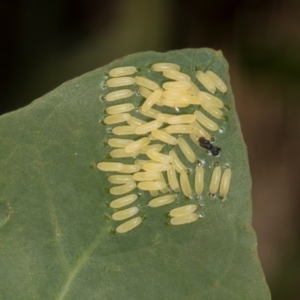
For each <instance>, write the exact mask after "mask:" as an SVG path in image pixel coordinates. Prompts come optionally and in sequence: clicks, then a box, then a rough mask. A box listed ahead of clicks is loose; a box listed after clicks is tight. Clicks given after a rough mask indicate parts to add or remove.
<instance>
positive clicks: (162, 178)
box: [159, 172, 169, 194]
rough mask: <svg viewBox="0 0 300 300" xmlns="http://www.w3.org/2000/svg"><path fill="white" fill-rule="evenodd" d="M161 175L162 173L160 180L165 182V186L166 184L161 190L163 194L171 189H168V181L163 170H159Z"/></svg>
mask: <svg viewBox="0 0 300 300" xmlns="http://www.w3.org/2000/svg"><path fill="white" fill-rule="evenodd" d="M159 175H160V181H161V182H163V183H164V184H165V186H164V187H163V188H162V189H160V191H161V192H162V193H163V194H166V193H167V192H168V191H169V189H168V187H167V183H166V180H165V177H164V175H163V173H162V172H159Z"/></svg>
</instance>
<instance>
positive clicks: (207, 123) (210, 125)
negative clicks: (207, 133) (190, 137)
mask: <svg viewBox="0 0 300 300" xmlns="http://www.w3.org/2000/svg"><path fill="white" fill-rule="evenodd" d="M194 115H195V116H196V118H197V121H198V122H199V123H200V124H202V125H203V126H204V127H206V128H207V129H209V130H212V131H216V130H218V128H219V126H218V124H217V123H215V122H214V121H212V120H211V119H209V118H208V117H207V116H205V115H204V114H203V113H202V112H201V111H199V110H195V111H194Z"/></svg>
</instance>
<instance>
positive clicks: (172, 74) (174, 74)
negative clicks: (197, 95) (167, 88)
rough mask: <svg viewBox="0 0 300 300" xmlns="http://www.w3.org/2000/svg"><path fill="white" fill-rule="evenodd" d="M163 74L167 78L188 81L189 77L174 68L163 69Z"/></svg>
mask: <svg viewBox="0 0 300 300" xmlns="http://www.w3.org/2000/svg"><path fill="white" fill-rule="evenodd" d="M163 75H164V76H165V77H167V78H170V79H173V80H178V81H181V80H183V81H190V80H191V77H190V76H189V75H187V74H184V73H182V72H179V71H176V70H164V71H163Z"/></svg>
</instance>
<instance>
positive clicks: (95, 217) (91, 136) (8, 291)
mask: <svg viewBox="0 0 300 300" xmlns="http://www.w3.org/2000/svg"><path fill="white" fill-rule="evenodd" d="M163 61H168V62H174V63H177V64H179V65H180V66H181V68H182V71H183V72H185V73H187V74H189V75H190V76H191V77H192V80H193V81H194V82H195V83H196V82H197V81H196V80H195V75H194V70H195V69H201V70H204V71H205V70H208V69H210V70H213V71H214V72H216V73H217V74H218V75H219V76H220V77H222V78H223V79H225V82H226V84H227V86H229V77H228V66H227V63H226V62H225V60H224V58H223V56H222V54H221V53H220V52H215V51H212V50H210V49H200V50H193V49H187V50H180V51H172V52H167V53H155V52H147V53H140V54H135V55H131V56H128V57H125V58H122V59H119V60H117V61H114V62H112V63H111V64H109V65H107V66H105V67H103V68H100V69H97V70H95V71H93V72H90V73H87V74H85V75H83V76H81V77H79V78H76V79H74V80H71V81H69V82H67V83H65V84H63V85H62V86H60V87H58V88H57V89H56V90H54V91H52V92H51V93H49V94H47V95H45V96H44V97H42V98H40V99H38V100H36V101H34V102H33V103H32V104H31V105H29V106H27V107H25V108H23V109H20V110H18V111H16V112H12V113H10V114H7V115H4V116H2V117H1V118H0V142H1V143H0V153H1V155H0V168H1V173H0V174H1V175H0V263H1V271H0V279H1V281H0V282H1V283H0V295H1V297H2V298H1V299H14V300H18V299H22V300H26V299H30V300H31V299H60V300H62V299H74V300H76V299H114V300H115V299H162V300H166V299H172V300H174V299H180V300H182V299H222V300H225V299H247V300H248V299H249V300H250V299H253V300H257V299H270V294H269V290H268V288H267V285H266V282H265V278H264V275H263V272H262V269H261V266H260V263H259V261H258V257H257V252H256V237H255V233H254V231H253V229H252V227H251V213H252V212H251V198H250V190H251V179H250V174H249V167H248V160H247V153H246V148H245V145H244V142H243V138H242V135H241V131H240V125H239V121H238V118H237V115H236V112H235V109H234V99H233V95H232V92H231V90H230V86H229V91H228V92H227V93H225V94H221V93H219V92H217V93H216V95H217V96H218V97H220V98H221V99H222V101H223V102H224V103H225V104H226V107H227V108H226V109H224V110H223V111H224V112H225V115H226V118H225V119H222V120H215V121H216V122H217V123H218V125H219V126H220V128H221V129H222V130H220V131H217V132H214V133H213V134H212V135H213V137H214V138H215V143H216V145H217V146H219V147H220V148H221V149H222V150H221V156H220V157H213V156H211V155H208V154H207V153H206V151H205V150H203V149H202V148H200V147H198V146H196V145H194V144H192V142H191V141H190V140H189V139H188V138H187V139H186V140H187V141H189V144H190V146H191V147H192V148H193V150H194V152H195V153H196V156H197V159H198V161H202V162H203V163H204V166H205V172H206V173H205V174H206V175H205V189H204V192H203V195H202V197H201V199H197V198H196V197H195V196H193V197H192V199H190V200H188V201H187V199H186V198H185V197H184V196H183V195H182V193H179V194H178V197H177V200H176V202H175V203H173V204H171V205H169V206H164V207H160V208H156V209H153V208H150V207H148V206H147V205H146V204H147V203H148V201H149V200H150V199H151V197H150V196H149V193H147V192H143V191H139V193H140V197H139V199H138V201H137V203H138V206H139V209H140V213H139V215H141V216H144V217H145V219H144V220H143V222H142V224H141V225H140V226H139V227H137V228H135V229H134V230H132V231H130V232H127V233H126V234H116V233H114V230H115V228H116V226H117V225H118V224H119V223H120V222H119V223H118V222H116V221H113V220H111V218H110V216H111V214H112V212H113V211H114V210H113V209H111V208H109V206H108V204H109V202H110V201H111V200H112V199H115V198H116V197H115V196H112V195H110V194H109V188H110V187H111V186H112V185H111V184H109V183H108V182H107V176H108V174H105V173H104V172H101V171H99V170H98V169H97V168H96V164H97V163H98V162H99V161H107V160H111V158H109V157H108V154H109V152H110V150H111V148H110V147H109V146H108V145H107V143H106V141H107V139H108V138H109V137H112V134H111V127H112V126H106V125H105V124H103V122H102V120H103V118H104V117H105V116H106V114H105V112H104V111H105V108H106V107H108V106H109V105H111V103H107V102H105V100H104V99H103V97H104V96H105V95H106V94H107V93H108V92H109V91H111V90H114V89H112V88H107V87H106V86H105V82H106V80H107V79H108V75H107V74H108V71H109V70H110V69H112V68H113V67H119V66H127V65H133V66H136V67H137V68H138V73H137V75H140V76H145V77H147V78H150V79H152V80H155V81H156V82H158V83H159V84H160V85H161V84H162V83H163V82H164V81H166V79H164V78H163V77H162V75H161V74H159V73H154V72H151V71H150V69H149V66H150V65H151V64H152V63H154V62H163ZM197 84H198V86H199V87H201V85H200V84H199V83H197ZM129 88H131V89H133V90H135V95H134V96H133V97H132V98H130V101H132V102H133V103H134V104H135V105H136V106H137V107H138V106H139V105H140V104H141V103H142V101H143V99H142V97H141V96H139V95H138V93H137V92H136V91H137V87H136V86H132V87H129ZM99 99H100V100H99ZM127 101H128V100H122V101H119V102H118V103H123V102H127ZM160 110H161V111H163V112H171V110H170V109H165V108H163V109H160ZM193 110H194V108H186V109H184V110H181V111H184V112H193ZM134 113H135V114H137V115H138V112H134ZM176 147H177V146H176ZM176 147H175V149H177V150H176V152H177V153H178V154H179V157H180V158H181V159H182V161H185V163H186V164H187V165H188V166H189V168H190V170H191V174H193V170H194V169H193V168H194V166H195V165H193V164H188V162H187V161H186V160H185V158H184V157H183V155H182V154H180V151H178V148H176ZM166 149H171V147H166ZM166 149H165V150H166ZM113 161H116V160H115V159H114V160H113ZM122 161H123V162H125V163H126V162H133V159H131V158H128V159H123V160H122ZM215 162H218V163H219V164H220V165H221V166H222V167H224V166H225V165H227V164H229V165H230V167H231V169H232V172H233V175H232V184H231V188H230V192H229V194H228V197H227V198H226V199H225V201H221V199H219V198H218V197H216V196H215V197H209V193H208V186H209V182H210V176H211V173H212V167H213V164H214V163H215ZM191 176H192V175H191ZM191 178H192V177H191ZM187 203H196V204H198V205H200V204H201V207H200V206H199V209H198V211H199V212H200V213H201V214H202V215H203V216H204V218H203V219H199V220H198V221H196V222H194V223H191V224H187V225H182V226H170V225H169V218H168V216H167V213H168V212H169V211H170V209H171V208H174V207H177V206H179V205H183V204H187ZM202 205H203V206H202Z"/></svg>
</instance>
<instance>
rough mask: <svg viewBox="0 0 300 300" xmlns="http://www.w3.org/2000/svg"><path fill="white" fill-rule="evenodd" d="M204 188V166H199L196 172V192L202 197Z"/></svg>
mask: <svg viewBox="0 0 300 300" xmlns="http://www.w3.org/2000/svg"><path fill="white" fill-rule="evenodd" d="M203 188H204V169H203V167H202V166H197V167H196V171H195V192H196V194H197V195H201V194H202V192H203Z"/></svg>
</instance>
